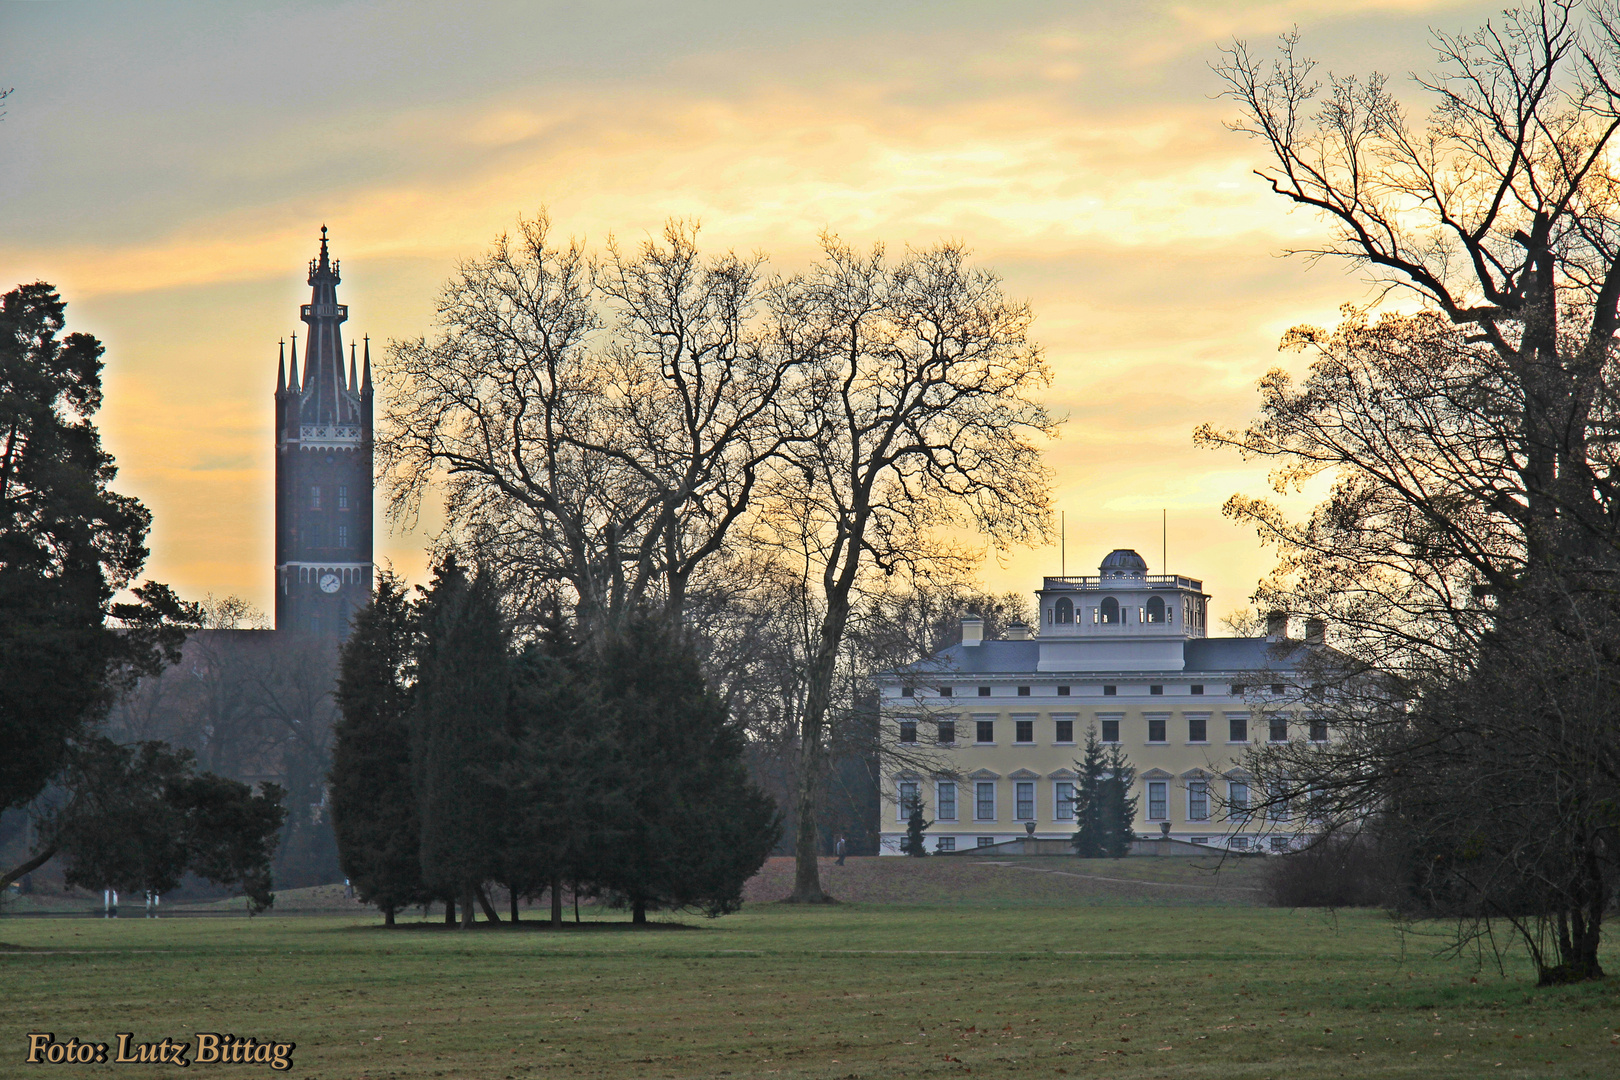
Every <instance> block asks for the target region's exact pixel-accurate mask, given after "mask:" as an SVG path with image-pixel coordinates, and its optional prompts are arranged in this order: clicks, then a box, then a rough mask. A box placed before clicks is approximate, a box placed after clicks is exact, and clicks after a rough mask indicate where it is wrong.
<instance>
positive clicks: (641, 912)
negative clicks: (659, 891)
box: [630, 898, 647, 926]
mask: <svg viewBox="0 0 1620 1080" xmlns="http://www.w3.org/2000/svg"><path fill="white" fill-rule="evenodd" d="M630 922H631V923H633V924H634V925H637V926H645V925H647V901H645V900H642V899H639V898H638V899H635V900H632V901H631V902H630Z"/></svg>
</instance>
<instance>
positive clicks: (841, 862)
mask: <svg viewBox="0 0 1620 1080" xmlns="http://www.w3.org/2000/svg"><path fill="white" fill-rule="evenodd" d="M834 850H836V851H837V852H838V865H839V866H843V865H844V838H843V837H842V836H840V837H839V838H838V843H837V845H836V846H835V848H834Z"/></svg>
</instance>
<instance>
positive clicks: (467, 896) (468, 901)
mask: <svg viewBox="0 0 1620 1080" xmlns="http://www.w3.org/2000/svg"><path fill="white" fill-rule="evenodd" d="M472 924H473V887H472V883H471V882H468V883H467V884H465V885H463V886H462V887H461V928H462V929H463V930H471V929H472Z"/></svg>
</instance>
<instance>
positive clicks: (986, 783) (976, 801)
mask: <svg viewBox="0 0 1620 1080" xmlns="http://www.w3.org/2000/svg"><path fill="white" fill-rule="evenodd" d="M973 818H974V820H975V821H994V820H996V784H995V781H993V780H981V781H979V782H978V783H977V784H974V785H973Z"/></svg>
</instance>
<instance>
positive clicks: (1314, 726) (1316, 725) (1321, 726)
mask: <svg viewBox="0 0 1620 1080" xmlns="http://www.w3.org/2000/svg"><path fill="white" fill-rule="evenodd" d="M1327 741H1328V740H1327V721H1326V720H1312V721H1311V742H1327Z"/></svg>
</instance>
